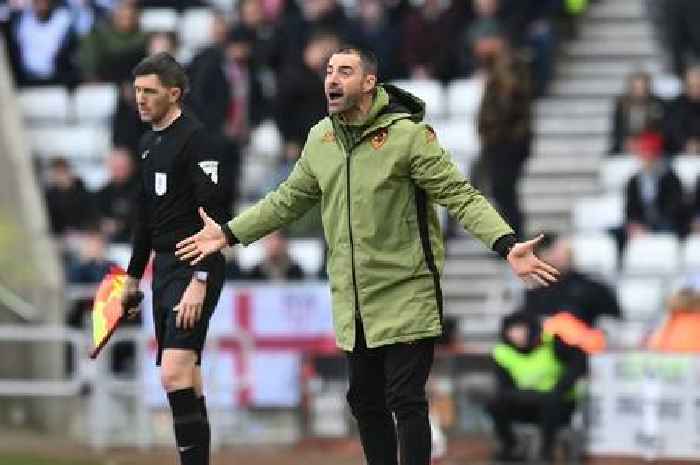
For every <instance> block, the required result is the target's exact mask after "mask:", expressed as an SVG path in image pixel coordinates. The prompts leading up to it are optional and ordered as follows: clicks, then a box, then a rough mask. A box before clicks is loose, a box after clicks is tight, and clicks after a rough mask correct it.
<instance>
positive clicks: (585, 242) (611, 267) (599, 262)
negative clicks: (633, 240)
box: [571, 233, 618, 279]
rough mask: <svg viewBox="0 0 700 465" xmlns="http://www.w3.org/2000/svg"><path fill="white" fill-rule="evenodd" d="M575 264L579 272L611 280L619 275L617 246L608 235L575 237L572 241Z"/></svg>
mask: <svg viewBox="0 0 700 465" xmlns="http://www.w3.org/2000/svg"><path fill="white" fill-rule="evenodd" d="M571 248H572V253H573V257H572V258H573V264H574V267H575V268H576V269H577V270H580V271H583V272H587V273H593V274H598V275H601V276H603V277H604V278H606V279H611V278H613V277H614V276H615V274H616V273H617V255H618V254H617V246H616V245H615V240H614V239H613V238H612V237H610V235H608V234H604V233H593V234H582V235H577V236H575V237H574V238H573V239H572V241H571Z"/></svg>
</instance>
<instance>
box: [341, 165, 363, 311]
mask: <svg viewBox="0 0 700 465" xmlns="http://www.w3.org/2000/svg"><path fill="white" fill-rule="evenodd" d="M345 160H346V162H345V163H346V165H345V179H346V187H347V196H346V197H347V199H348V234H349V237H350V260H351V265H352V288H353V291H354V292H355V317H356V318H360V320H362V316H361V315H360V295H359V293H358V292H357V277H356V275H355V243H354V242H353V239H352V219H351V215H350V153H346V157H345Z"/></svg>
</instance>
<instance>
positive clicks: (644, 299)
mask: <svg viewBox="0 0 700 465" xmlns="http://www.w3.org/2000/svg"><path fill="white" fill-rule="evenodd" d="M617 298H618V301H619V302H620V306H621V307H622V315H623V317H624V319H625V320H632V321H648V320H650V319H652V318H654V317H655V316H657V315H658V314H659V313H660V311H661V309H662V308H663V302H664V298H665V287H664V285H663V281H662V280H661V279H658V278H624V279H621V280H620V281H619V282H618V285H617Z"/></svg>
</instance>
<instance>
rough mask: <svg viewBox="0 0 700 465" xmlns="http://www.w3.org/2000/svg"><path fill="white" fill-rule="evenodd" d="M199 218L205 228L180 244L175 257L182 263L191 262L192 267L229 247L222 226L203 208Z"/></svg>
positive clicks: (200, 208) (200, 210)
mask: <svg viewBox="0 0 700 465" xmlns="http://www.w3.org/2000/svg"><path fill="white" fill-rule="evenodd" d="M199 216H200V217H201V218H202V221H203V222H204V227H203V228H202V229H200V230H199V232H198V233H196V234H193V235H191V236H190V237H188V238H186V239H183V240H182V241H180V242H178V243H177V246H176V250H175V255H176V256H177V257H178V258H179V259H180V260H182V261H187V262H190V265H196V264H197V263H199V262H200V261H202V260H203V259H204V258H205V257H206V256H208V255H211V254H213V253H214V252H218V251H219V250H221V249H223V248H224V247H226V245H227V244H226V236H225V235H224V232H223V231H222V230H221V226H219V225H218V224H217V223H216V221H214V220H213V219H211V218H210V217H209V215H207V213H206V212H205V211H204V209H203V208H202V207H199Z"/></svg>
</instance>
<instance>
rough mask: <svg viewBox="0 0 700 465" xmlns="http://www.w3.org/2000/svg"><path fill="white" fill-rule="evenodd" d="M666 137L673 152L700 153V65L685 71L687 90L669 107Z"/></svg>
mask: <svg viewBox="0 0 700 465" xmlns="http://www.w3.org/2000/svg"><path fill="white" fill-rule="evenodd" d="M666 137H667V139H668V140H667V145H666V146H667V148H668V150H669V151H670V152H671V153H672V154H676V153H686V154H694V155H700V66H693V67H691V68H689V69H688V71H687V72H686V73H685V90H684V92H683V94H682V95H680V96H678V98H676V99H675V100H674V101H673V102H672V103H671V106H670V109H669V121H668V128H667V133H666Z"/></svg>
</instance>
